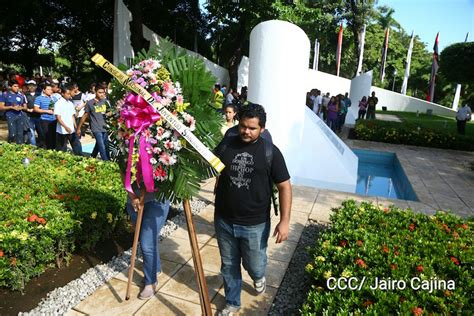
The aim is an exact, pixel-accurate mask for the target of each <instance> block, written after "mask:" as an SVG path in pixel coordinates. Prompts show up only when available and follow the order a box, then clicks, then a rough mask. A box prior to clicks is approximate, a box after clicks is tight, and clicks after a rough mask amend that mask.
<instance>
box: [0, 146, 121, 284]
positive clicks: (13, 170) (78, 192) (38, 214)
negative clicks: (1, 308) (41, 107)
mask: <svg viewBox="0 0 474 316" xmlns="http://www.w3.org/2000/svg"><path fill="white" fill-rule="evenodd" d="M25 157H27V158H29V160H30V164H29V165H28V166H27V167H25V166H23V165H22V159H23V158H25ZM0 196H1V197H0V286H8V287H11V288H13V289H22V288H24V287H25V285H26V283H27V282H28V280H30V279H31V278H32V277H34V276H37V275H39V274H41V273H42V272H43V271H44V270H45V269H46V268H47V267H48V266H51V265H53V264H54V263H56V264H57V265H60V264H61V262H62V261H63V260H66V261H67V260H68V259H69V257H70V254H71V252H72V251H73V250H74V248H75V246H79V247H81V248H86V249H87V248H90V247H92V246H94V245H95V244H96V243H97V242H98V241H99V240H101V239H102V238H104V237H108V236H110V235H111V233H112V232H113V231H114V229H115V228H116V227H117V225H119V224H121V223H123V222H124V220H125V218H126V215H125V214H126V213H125V212H124V205H125V201H126V194H125V191H124V190H123V188H122V183H121V180H120V176H119V170H118V167H117V165H116V164H113V163H108V162H102V161H98V160H95V159H87V158H83V157H77V156H72V155H70V154H67V153H62V152H56V151H49V150H42V149H37V148H35V147H30V146H17V145H10V144H7V143H1V146H0Z"/></svg>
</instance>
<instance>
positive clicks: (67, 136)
mask: <svg viewBox="0 0 474 316" xmlns="http://www.w3.org/2000/svg"><path fill="white" fill-rule="evenodd" d="M54 115H55V116H56V120H57V121H58V124H57V125H56V134H57V135H56V150H58V151H66V150H67V142H69V144H71V147H72V151H73V153H74V154H75V155H78V156H82V146H81V142H80V141H79V138H78V137H77V135H76V133H75V132H76V109H75V107H74V104H73V103H72V102H71V89H70V88H69V87H64V88H62V89H61V98H60V99H59V100H58V101H56V103H55V105H54Z"/></svg>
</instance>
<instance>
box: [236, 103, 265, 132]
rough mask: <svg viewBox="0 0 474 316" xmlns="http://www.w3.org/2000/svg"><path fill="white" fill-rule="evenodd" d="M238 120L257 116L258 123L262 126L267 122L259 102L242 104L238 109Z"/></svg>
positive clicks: (263, 109)
mask: <svg viewBox="0 0 474 316" xmlns="http://www.w3.org/2000/svg"><path fill="white" fill-rule="evenodd" d="M239 117H240V120H243V119H246V118H254V117H256V118H258V125H259V126H260V127H262V128H264V127H265V124H266V123H267V113H265V108H264V107H263V106H261V105H260V104H256V103H251V102H249V103H248V104H247V105H246V106H243V107H242V108H241V109H240V111H239Z"/></svg>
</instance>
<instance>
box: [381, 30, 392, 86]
mask: <svg viewBox="0 0 474 316" xmlns="http://www.w3.org/2000/svg"><path fill="white" fill-rule="evenodd" d="M389 35H390V28H389V27H387V29H386V30H385V40H384V43H383V47H382V67H381V69H380V81H382V82H383V79H384V78H385V64H386V62H387V51H388V37H389Z"/></svg>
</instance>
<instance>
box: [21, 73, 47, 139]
mask: <svg viewBox="0 0 474 316" xmlns="http://www.w3.org/2000/svg"><path fill="white" fill-rule="evenodd" d="M26 86H27V87H28V92H27V93H26V94H25V97H26V107H27V109H26V115H28V118H29V120H30V132H29V136H30V144H31V145H33V146H36V145H37V144H38V146H39V147H42V146H43V145H44V135H43V130H42V129H41V118H40V117H41V115H40V114H39V113H37V112H35V99H36V81H34V80H29V81H27V82H26ZM35 131H36V133H37V134H38V137H36V135H35Z"/></svg>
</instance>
